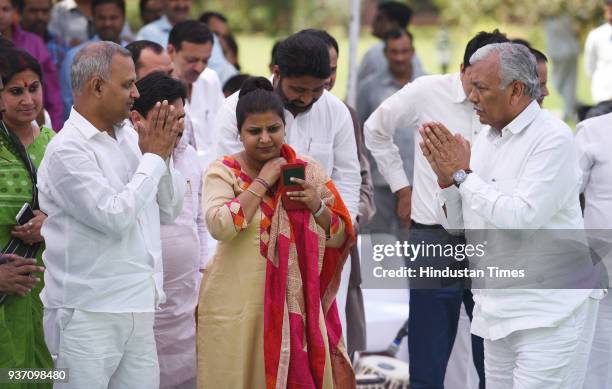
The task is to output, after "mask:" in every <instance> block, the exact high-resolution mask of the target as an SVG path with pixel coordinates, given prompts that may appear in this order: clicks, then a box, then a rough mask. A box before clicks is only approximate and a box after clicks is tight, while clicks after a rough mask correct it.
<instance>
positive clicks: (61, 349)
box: [44, 308, 159, 389]
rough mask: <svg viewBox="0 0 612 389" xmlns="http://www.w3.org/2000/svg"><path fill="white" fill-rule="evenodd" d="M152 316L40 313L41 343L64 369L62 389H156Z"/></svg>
mask: <svg viewBox="0 0 612 389" xmlns="http://www.w3.org/2000/svg"><path fill="white" fill-rule="evenodd" d="M153 321H154V313H101V312H88V311H82V310H79V309H68V308H59V309H45V317H44V330H45V341H46V343H47V347H48V348H49V351H50V353H51V355H53V356H54V358H55V359H56V361H55V367H56V368H67V369H69V371H68V375H69V382H68V383H65V384H55V385H54V388H62V389H66V388H68V389H72V388H74V389H82V388H87V389H106V388H110V389H124V388H125V389H128V388H130V389H140V388H142V389H156V388H159V365H158V362H157V350H156V348H155V336H154V334H153Z"/></svg>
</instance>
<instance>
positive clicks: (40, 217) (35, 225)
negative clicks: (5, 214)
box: [11, 210, 47, 245]
mask: <svg viewBox="0 0 612 389" xmlns="http://www.w3.org/2000/svg"><path fill="white" fill-rule="evenodd" d="M34 215H35V216H34V217H33V218H32V219H30V221H29V222H27V223H26V224H24V225H22V226H15V227H13V230H12V231H11V235H13V236H14V237H15V238H19V239H21V240H22V241H24V242H25V243H27V244H30V245H31V244H34V243H39V242H42V241H43V240H44V239H43V237H42V235H41V234H40V229H41V228H42V224H43V222H44V221H45V219H46V218H47V215H45V214H44V213H43V212H41V211H39V210H35V211H34Z"/></svg>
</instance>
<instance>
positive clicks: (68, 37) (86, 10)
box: [49, 0, 134, 47]
mask: <svg viewBox="0 0 612 389" xmlns="http://www.w3.org/2000/svg"><path fill="white" fill-rule="evenodd" d="M94 2H95V0H61V1H60V2H58V3H57V4H55V5H54V6H53V8H52V9H51V21H50V22H49V31H50V32H51V33H53V34H55V35H57V36H59V37H61V38H62V39H63V40H64V42H66V44H67V45H68V47H74V46H78V45H80V44H81V43H83V42H86V41H88V40H90V39H92V38H93V36H94V35H95V34H96V31H97V30H96V28H95V21H94V20H93V6H94ZM121 39H122V40H125V41H128V42H129V41H131V40H133V39H134V36H133V34H132V30H131V29H130V26H129V25H128V23H127V21H124V23H123V25H122V30H121Z"/></svg>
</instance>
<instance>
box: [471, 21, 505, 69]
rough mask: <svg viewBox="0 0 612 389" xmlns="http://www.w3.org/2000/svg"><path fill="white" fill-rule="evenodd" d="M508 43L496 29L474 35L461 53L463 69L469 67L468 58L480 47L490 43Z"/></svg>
mask: <svg viewBox="0 0 612 389" xmlns="http://www.w3.org/2000/svg"><path fill="white" fill-rule="evenodd" d="M504 42H509V40H508V38H507V37H506V34H503V33H501V32H500V31H499V30H498V29H497V28H496V29H495V30H493V31H492V32H486V31H480V32H479V33H478V34H476V35H475V36H474V37H473V38H472V39H470V41H469V42H468V44H467V45H466V46H465V52H464V53H463V68H464V69H467V68H468V67H470V58H471V57H472V55H473V54H474V53H475V52H476V51H477V50H478V49H480V48H481V47H484V46H486V45H490V44H491V43H504Z"/></svg>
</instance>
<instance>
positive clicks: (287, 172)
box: [281, 163, 305, 187]
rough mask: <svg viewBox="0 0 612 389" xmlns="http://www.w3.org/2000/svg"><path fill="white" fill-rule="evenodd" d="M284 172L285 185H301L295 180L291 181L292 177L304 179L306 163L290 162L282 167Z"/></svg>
mask: <svg viewBox="0 0 612 389" xmlns="http://www.w3.org/2000/svg"><path fill="white" fill-rule="evenodd" d="M281 171H282V173H283V185H284V186H285V187H287V186H299V185H298V184H296V183H295V182H292V181H291V177H296V178H299V179H302V180H303V179H304V174H305V173H304V165H302V164H297V163H288V164H286V165H283V166H282V167H281Z"/></svg>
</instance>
